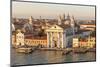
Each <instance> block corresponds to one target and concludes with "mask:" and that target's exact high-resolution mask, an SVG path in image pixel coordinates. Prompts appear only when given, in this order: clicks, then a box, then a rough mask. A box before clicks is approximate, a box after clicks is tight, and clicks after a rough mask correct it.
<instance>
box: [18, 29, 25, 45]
mask: <svg viewBox="0 0 100 67" xmlns="http://www.w3.org/2000/svg"><path fill="white" fill-rule="evenodd" d="M17 32H18V33H17V34H16V46H23V45H25V44H24V34H23V33H22V32H21V30H17Z"/></svg>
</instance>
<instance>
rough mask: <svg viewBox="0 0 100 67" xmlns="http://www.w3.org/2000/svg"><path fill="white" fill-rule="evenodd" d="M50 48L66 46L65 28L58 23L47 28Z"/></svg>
mask: <svg viewBox="0 0 100 67" xmlns="http://www.w3.org/2000/svg"><path fill="white" fill-rule="evenodd" d="M46 32H47V47H48V48H64V42H63V41H64V38H63V37H64V33H63V29H62V28H61V27H59V26H57V25H54V26H52V27H51V28H49V29H47V30H46Z"/></svg>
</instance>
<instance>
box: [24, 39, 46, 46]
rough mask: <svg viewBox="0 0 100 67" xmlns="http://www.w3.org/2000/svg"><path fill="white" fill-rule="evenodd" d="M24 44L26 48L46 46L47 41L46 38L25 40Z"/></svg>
mask: <svg viewBox="0 0 100 67" xmlns="http://www.w3.org/2000/svg"><path fill="white" fill-rule="evenodd" d="M25 44H26V45H28V46H41V47H46V46H47V39H46V38H25Z"/></svg>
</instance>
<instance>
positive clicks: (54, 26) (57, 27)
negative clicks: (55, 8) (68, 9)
mask: <svg viewBox="0 0 100 67" xmlns="http://www.w3.org/2000/svg"><path fill="white" fill-rule="evenodd" d="M49 29H50V30H52V29H60V30H63V28H62V27H60V26H58V25H53V26H52V27H51V28H49Z"/></svg>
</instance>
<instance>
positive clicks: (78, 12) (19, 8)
mask: <svg viewBox="0 0 100 67" xmlns="http://www.w3.org/2000/svg"><path fill="white" fill-rule="evenodd" d="M65 8H66V9H65ZM62 14H65V15H66V16H67V15H68V14H69V15H71V16H75V18H78V19H95V7H91V6H78V5H63V4H46V3H33V2H28V3H27V2H12V16H13V17H21V18H28V17H29V16H33V18H40V16H41V17H42V18H46V19H47V18H49V19H50V18H51V19H52V18H54V19H57V17H58V16H59V15H62Z"/></svg>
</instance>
